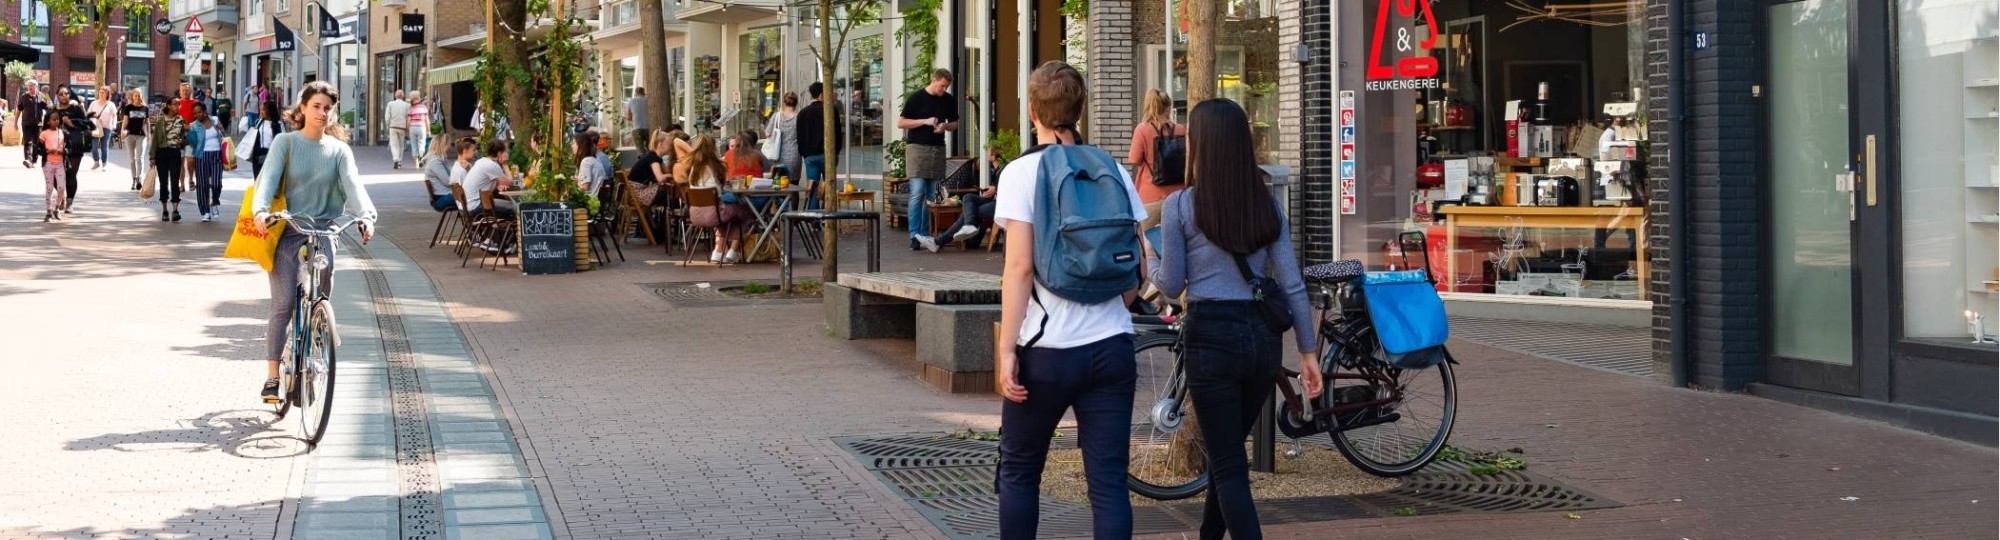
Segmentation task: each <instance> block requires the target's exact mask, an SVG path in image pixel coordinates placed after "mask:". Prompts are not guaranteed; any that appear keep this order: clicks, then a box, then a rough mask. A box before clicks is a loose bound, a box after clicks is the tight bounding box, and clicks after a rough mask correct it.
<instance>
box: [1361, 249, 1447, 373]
mask: <svg viewBox="0 0 2000 540" xmlns="http://www.w3.org/2000/svg"><path fill="white" fill-rule="evenodd" d="M1426 277H1427V276H1425V274H1424V271H1423V270H1404V271H1398V272H1369V273H1368V274H1366V275H1364V276H1362V278H1361V290H1362V292H1363V293H1365V294H1367V295H1368V316H1369V317H1370V318H1371V319H1373V320H1374V322H1375V336H1376V338H1377V339H1378V340H1379V341H1380V342H1381V344H1382V350H1383V352H1386V353H1389V354H1391V355H1401V354H1404V353H1409V352H1413V351H1419V350H1423V349H1428V348H1432V347H1437V346H1439V345H1443V344H1444V342H1445V340H1447V339H1451V324H1450V322H1449V321H1447V320H1445V316H1444V299H1443V298H1439V297H1438V294H1437V288H1436V287H1433V286H1432V285H1431V283H1430V280H1428V279H1426ZM1419 356H1429V355H1419Z"/></svg>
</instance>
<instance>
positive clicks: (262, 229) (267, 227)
mask: <svg viewBox="0 0 2000 540" xmlns="http://www.w3.org/2000/svg"><path fill="white" fill-rule="evenodd" d="M277 220H278V216H273V215H271V213H270V212H258V213H257V215H256V216H255V217H254V218H253V219H251V220H250V226H251V227H255V228H256V229H257V234H266V233H269V232H271V224H272V223H274V222H276V221H277Z"/></svg>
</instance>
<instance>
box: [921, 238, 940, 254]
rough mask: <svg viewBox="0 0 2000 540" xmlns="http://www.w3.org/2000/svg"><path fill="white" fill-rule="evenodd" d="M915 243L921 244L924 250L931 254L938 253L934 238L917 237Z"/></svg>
mask: <svg viewBox="0 0 2000 540" xmlns="http://www.w3.org/2000/svg"><path fill="white" fill-rule="evenodd" d="M917 243H918V244H922V245H923V246H924V249H928V250H931V253H937V252H938V243H937V239H936V238H931V237H929V236H918V237H917Z"/></svg>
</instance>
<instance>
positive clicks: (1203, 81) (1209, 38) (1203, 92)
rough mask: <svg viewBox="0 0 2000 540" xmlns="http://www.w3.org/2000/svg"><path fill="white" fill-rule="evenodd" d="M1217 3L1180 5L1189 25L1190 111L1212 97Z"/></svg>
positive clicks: (1193, 1) (1196, 1)
mask: <svg viewBox="0 0 2000 540" xmlns="http://www.w3.org/2000/svg"><path fill="white" fill-rule="evenodd" d="M1219 3H1220V2H1213V1H1203V0H1189V1H1187V2H1184V3H1182V4H1181V8H1182V9H1184V10H1187V13H1186V14H1185V15H1184V16H1185V17H1187V21H1188V51H1187V55H1188V56H1187V59H1188V91H1187V94H1188V95H1187V102H1188V106H1189V108H1193V106H1194V104H1196V103H1200V102H1201V101H1202V100H1205V99H1210V98H1214V97H1215V40H1216V36H1215V31H1216V28H1215V16H1216V13H1215V10H1216V5H1217V4H1219Z"/></svg>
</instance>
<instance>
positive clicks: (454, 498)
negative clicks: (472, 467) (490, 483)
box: [444, 490, 542, 508]
mask: <svg viewBox="0 0 2000 540" xmlns="http://www.w3.org/2000/svg"><path fill="white" fill-rule="evenodd" d="M541 504H542V500H541V496H540V495H539V494H537V493H536V492H535V491H534V490H509V491H470V492H468V491H460V490H451V491H447V492H446V493H445V496H444V505H445V508H497V507H509V506H540V505H541Z"/></svg>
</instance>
